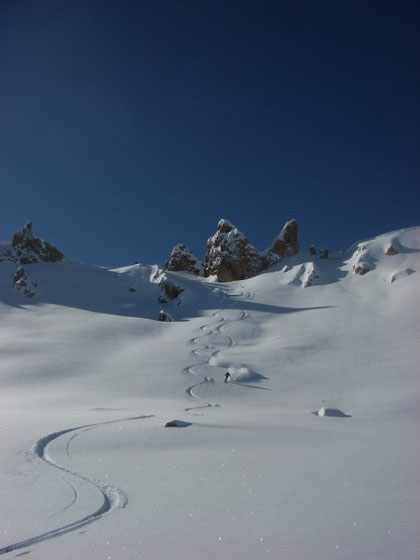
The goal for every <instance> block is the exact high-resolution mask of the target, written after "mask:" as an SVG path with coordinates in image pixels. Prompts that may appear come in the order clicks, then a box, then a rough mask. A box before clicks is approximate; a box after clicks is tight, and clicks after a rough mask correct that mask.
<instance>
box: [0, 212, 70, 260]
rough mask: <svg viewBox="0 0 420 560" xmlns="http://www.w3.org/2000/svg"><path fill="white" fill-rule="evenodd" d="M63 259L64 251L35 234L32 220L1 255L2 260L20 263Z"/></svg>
mask: <svg viewBox="0 0 420 560" xmlns="http://www.w3.org/2000/svg"><path fill="white" fill-rule="evenodd" d="M63 259H64V255H63V253H62V252H61V251H59V250H58V249H57V248H56V247H54V245H51V244H50V243H48V242H47V241H44V240H43V239H40V238H38V237H35V236H34V234H33V233H32V223H31V222H28V223H27V224H25V226H24V228H23V229H22V230H21V231H18V232H16V233H15V234H14V236H13V239H12V243H11V245H9V246H7V247H6V248H5V249H4V250H3V252H2V254H1V255H0V261H9V262H16V263H19V264H29V263H36V262H58V261H62V260H63Z"/></svg>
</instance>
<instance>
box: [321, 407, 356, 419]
mask: <svg viewBox="0 0 420 560" xmlns="http://www.w3.org/2000/svg"><path fill="white" fill-rule="evenodd" d="M313 414H315V415H316V416H321V417H324V416H334V417H336V418H351V415H350V414H346V413H345V412H343V411H342V410H340V409H339V408H324V407H322V408H320V409H319V410H316V411H315V412H314V413H313Z"/></svg>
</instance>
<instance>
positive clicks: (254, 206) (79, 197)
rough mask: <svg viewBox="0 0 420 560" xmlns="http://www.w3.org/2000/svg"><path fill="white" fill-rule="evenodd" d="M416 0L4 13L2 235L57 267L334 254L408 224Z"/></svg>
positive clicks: (18, 6) (414, 157)
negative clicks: (45, 247)
mask: <svg viewBox="0 0 420 560" xmlns="http://www.w3.org/2000/svg"><path fill="white" fill-rule="evenodd" d="M419 20H420V18H419V4H418V3H417V2H415V1H399V2H396V1H395V2H386V1H381V2H373V1H372V2H371V1H364V2H361V1H360V2H359V1H355V2H345V3H343V2H337V1H334V2H332V1H324V2H322V1H321V2H314V1H297V0H295V1H284V2H271V1H267V2H264V1H258V2H257V1H255V2H248V1H240V2H239V1H231V0H224V1H219V0H208V1H201V0H191V1H175V0H173V1H161V0H153V2H146V1H144V2H143V1H132V2H128V1H120V2H115V1H112V2H108V1H106V0H104V1H101V2H99V1H98V2H96V1H87V0H84V1H80V0H75V1H72V2H64V1H61V0H51V1H47V0H37V1H31V0H21V1H19V2H13V1H8V2H7V1H5V2H2V3H1V6H0V37H1V39H0V41H1V43H0V76H1V83H0V129H1V135H0V190H1V191H0V192H1V210H0V237H1V238H2V239H8V238H10V237H11V235H12V233H13V232H14V231H15V230H16V229H18V228H20V227H21V226H22V225H23V223H24V222H25V221H26V220H32V221H33V223H34V230H35V232H36V233H37V234H39V235H40V236H41V237H44V238H46V239H48V240H49V241H51V242H53V243H55V244H56V245H57V246H58V247H59V248H60V249H61V250H62V251H63V252H64V253H65V254H66V255H67V256H69V257H71V258H75V259H78V260H82V261H85V262H90V263H92V264H101V265H123V264H129V263H131V262H134V261H137V260H141V261H143V262H159V263H162V262H163V261H164V260H165V259H166V258H167V256H168V255H169V253H170V251H171V249H172V246H173V245H174V244H176V243H185V244H187V245H188V246H190V248H191V249H192V250H193V251H194V252H196V253H197V254H198V256H202V255H203V253H204V250H205V243H206V240H207V238H208V237H209V236H210V235H212V233H213V232H214V230H215V227H216V224H217V221H218V219H219V218H221V217H224V218H228V219H229V220H231V221H232V222H233V223H235V224H236V225H237V226H238V227H239V228H240V229H241V230H243V231H244V232H245V233H246V234H247V235H248V237H249V238H250V240H251V242H253V243H254V245H255V246H256V247H257V248H258V249H263V248H265V247H266V246H267V245H269V243H270V242H271V240H272V238H274V237H275V236H276V235H277V234H278V233H279V231H280V230H281V228H282V226H283V224H284V222H285V221H286V220H288V219H290V218H293V217H294V218H296V219H297V220H298V222H299V225H300V239H301V243H302V246H303V248H306V247H307V246H309V244H312V243H314V244H316V245H327V246H329V247H330V248H331V249H332V250H339V249H344V248H347V247H348V246H349V245H350V244H352V243H353V242H355V241H357V240H359V239H362V238H367V237H371V236H374V235H377V234H380V233H383V232H385V231H390V230H393V229H398V228H402V227H407V226H412V225H418V224H419V203H418V200H419V197H418V192H419V188H418V183H419V171H420V163H419V161H420V158H419V136H420V132H419V122H420V119H419V116H420V115H419V113H420V111H419V97H418V91H419V79H418V76H419V64H418V63H419V54H418V53H419V52H420V49H419V38H418V35H419V34H418V26H419Z"/></svg>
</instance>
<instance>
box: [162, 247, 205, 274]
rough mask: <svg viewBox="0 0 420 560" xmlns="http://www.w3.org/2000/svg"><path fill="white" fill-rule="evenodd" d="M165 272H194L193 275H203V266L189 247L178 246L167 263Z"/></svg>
mask: <svg viewBox="0 0 420 560" xmlns="http://www.w3.org/2000/svg"><path fill="white" fill-rule="evenodd" d="M165 270H170V271H173V272H192V273H193V274H197V275H199V274H201V273H202V270H203V264H202V263H201V262H200V261H199V260H198V259H197V257H196V256H195V255H194V253H192V252H191V251H190V250H189V249H188V247H186V246H185V245H181V244H178V245H175V247H174V248H173V249H172V253H171V256H170V257H169V260H168V261H167V262H166V263H165Z"/></svg>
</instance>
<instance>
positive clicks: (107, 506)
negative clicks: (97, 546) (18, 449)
mask: <svg viewBox="0 0 420 560" xmlns="http://www.w3.org/2000/svg"><path fill="white" fill-rule="evenodd" d="M144 418H151V416H150V415H149V416H144V415H143V416H132V417H130V418H121V419H118V420H108V421H106V422H98V423H95V424H86V425H84V426H77V427H75V428H67V429H66V430H61V431H59V432H53V433H51V434H48V435H46V436H44V437H43V438H41V439H39V440H38V441H37V443H36V444H35V445H34V447H33V449H32V452H33V454H34V455H35V456H36V457H38V458H39V459H41V460H42V461H44V462H45V463H47V465H49V466H50V467H54V468H56V469H58V470H60V471H62V472H65V473H66V474H67V475H71V476H74V477H76V478H78V479H79V480H83V481H85V482H88V483H90V484H92V485H93V486H94V487H95V488H96V489H97V490H98V491H99V492H100V493H101V494H102V497H103V503H102V505H101V506H100V507H99V508H98V509H97V510H96V511H94V512H92V513H90V514H89V515H86V516H85V517H83V518H82V519H78V520H76V521H73V522H72V523H68V524H66V525H63V526H62V527H58V528H57V529H52V530H51V531H46V532H45V533H41V534H39V535H35V536H33V537H30V538H28V539H25V540H22V541H19V542H15V543H13V544H10V545H8V546H5V547H3V548H0V555H2V554H7V553H9V552H13V551H15V550H19V549H21V548H26V547H28V546H32V545H34V544H37V543H40V542H42V541H46V540H49V539H53V538H56V537H60V536H61V535H65V534H67V533H71V532H72V531H76V530H78V529H80V528H82V527H85V526H86V525H88V524H90V523H93V522H94V521H98V520H99V519H100V518H101V517H103V516H104V515H105V514H108V513H111V512H112V511H113V510H115V509H117V508H118V509H122V508H124V507H125V506H126V505H127V503H128V498H127V496H126V495H125V494H124V492H123V491H122V490H121V489H120V488H117V487H116V486H111V485H110V484H102V483H101V482H100V481H97V480H94V479H92V478H89V477H87V476H84V475H82V474H79V473H77V472H75V471H72V470H70V469H68V468H66V467H63V466H62V465H60V464H58V463H56V462H55V461H54V460H53V459H52V458H51V456H50V455H49V453H48V445H49V444H50V443H51V442H52V441H54V440H56V439H58V438H60V437H62V436H65V435H66V434H69V433H71V432H76V433H75V434H73V435H72V437H71V438H70V439H69V440H68V442H67V445H66V453H67V455H69V445H70V442H71V441H72V440H73V439H74V438H75V437H77V436H78V435H80V434H81V433H83V432H85V431H88V430H93V429H95V428H99V427H101V426H105V425H108V424H116V423H119V422H129V421H133V420H141V419H144ZM69 456H70V455H69ZM63 478H64V480H65V481H66V482H67V483H68V484H69V485H70V486H71V488H72V489H73V493H74V494H73V499H72V501H71V502H70V503H69V504H68V505H67V506H66V507H65V508H64V509H63V510H62V512H64V511H66V510H68V509H69V508H70V507H71V506H72V505H73V504H74V503H76V501H77V500H78V496H79V495H78V492H77V490H76V488H75V486H74V485H73V484H72V483H71V482H70V481H69V480H67V478H66V477H63Z"/></svg>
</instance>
